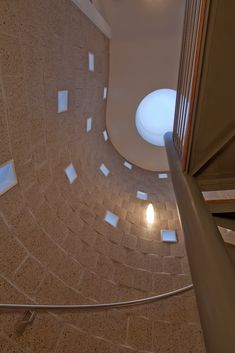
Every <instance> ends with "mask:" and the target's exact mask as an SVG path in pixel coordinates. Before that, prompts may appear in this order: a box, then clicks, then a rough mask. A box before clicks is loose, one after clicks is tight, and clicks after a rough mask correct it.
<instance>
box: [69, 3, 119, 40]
mask: <svg viewBox="0 0 235 353" xmlns="http://www.w3.org/2000/svg"><path fill="white" fill-rule="evenodd" d="M72 1H73V2H74V4H75V5H77V7H79V9H80V10H81V11H82V12H83V13H84V14H85V15H86V16H87V17H88V18H89V19H90V20H91V21H92V22H93V23H94V24H95V25H96V26H97V27H98V28H99V29H100V30H101V31H102V32H103V33H104V34H105V35H106V36H107V37H108V38H111V37H112V33H111V27H110V26H109V24H108V23H107V22H106V21H105V19H104V18H103V17H102V16H101V14H100V13H99V11H98V10H97V9H96V8H95V6H94V5H92V3H91V2H90V1H88V0H72Z"/></svg>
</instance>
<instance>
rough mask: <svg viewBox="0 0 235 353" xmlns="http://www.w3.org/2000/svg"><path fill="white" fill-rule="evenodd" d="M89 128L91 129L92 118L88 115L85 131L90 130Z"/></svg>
mask: <svg viewBox="0 0 235 353" xmlns="http://www.w3.org/2000/svg"><path fill="white" fill-rule="evenodd" d="M91 129H92V118H91V117H90V118H88V119H87V120H86V131H87V132H89V131H91Z"/></svg>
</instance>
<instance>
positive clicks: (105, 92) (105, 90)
mask: <svg viewBox="0 0 235 353" xmlns="http://www.w3.org/2000/svg"><path fill="white" fill-rule="evenodd" d="M107 95H108V88H107V87H104V94H103V98H104V99H106V98H107Z"/></svg>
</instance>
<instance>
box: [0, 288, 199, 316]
mask: <svg viewBox="0 0 235 353" xmlns="http://www.w3.org/2000/svg"><path fill="white" fill-rule="evenodd" d="M192 288H193V284H190V285H188V286H186V287H183V288H179V289H176V290H174V291H171V292H167V293H163V294H160V295H155V296H153V297H147V298H142V299H136V300H130V301H124V302H117V303H103V304H82V305H73V304H67V305H63V304H58V305H52V304H0V310H3V309H5V310H9V311H19V310H20V311H21V310H33V311H51V310H59V311H65V310H69V311H70V310H84V311H86V310H88V311H92V310H105V309H106V310H110V309H119V308H122V307H130V306H136V305H143V304H149V303H153V302H156V301H159V300H162V299H166V298H169V297H173V296H175V295H178V294H181V293H184V292H187V291H189V290H191V289H192Z"/></svg>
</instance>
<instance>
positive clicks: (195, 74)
mask: <svg viewBox="0 0 235 353" xmlns="http://www.w3.org/2000/svg"><path fill="white" fill-rule="evenodd" d="M209 1H210V0H187V1H186V11H185V21H184V30H183V41H182V50H181V59H180V69H179V78H178V87H177V98H176V111H175V122H174V142H175V145H176V147H177V149H178V152H179V155H180V158H181V160H182V164H183V170H185V169H186V166H187V160H188V153H189V138H190V131H191V127H192V124H193V108H194V105H195V103H196V91H197V85H198V82H199V77H200V63H201V59H202V55H203V48H204V37H205V32H206V23H207V18H208V13H209Z"/></svg>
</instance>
